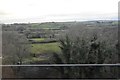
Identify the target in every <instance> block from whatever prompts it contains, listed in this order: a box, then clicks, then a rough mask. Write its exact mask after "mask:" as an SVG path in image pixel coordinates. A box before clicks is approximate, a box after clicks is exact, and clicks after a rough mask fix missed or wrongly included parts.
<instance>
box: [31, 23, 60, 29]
mask: <svg viewBox="0 0 120 80" xmlns="http://www.w3.org/2000/svg"><path fill="white" fill-rule="evenodd" d="M61 26H62V25H59V24H56V23H41V24H37V23H36V24H32V26H31V27H32V28H42V29H49V28H60V27H61Z"/></svg>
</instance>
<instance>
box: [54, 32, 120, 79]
mask: <svg viewBox="0 0 120 80" xmlns="http://www.w3.org/2000/svg"><path fill="white" fill-rule="evenodd" d="M60 44H61V46H60V48H61V50H62V53H61V54H56V53H54V55H53V62H54V63H56V64H107V63H109V64H112V63H114V64H115V63H118V43H116V44H114V45H110V44H107V42H106V41H100V40H98V37H97V35H96V34H94V35H93V37H92V38H91V39H89V40H85V39H81V38H79V37H77V38H76V39H70V37H69V36H66V38H65V39H62V40H60ZM57 69H58V70H59V71H60V72H61V74H62V77H63V78H117V77H118V74H117V71H118V68H117V67H112V68H111V67H57Z"/></svg>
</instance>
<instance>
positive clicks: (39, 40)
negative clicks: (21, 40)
mask: <svg viewBox="0 0 120 80" xmlns="http://www.w3.org/2000/svg"><path fill="white" fill-rule="evenodd" d="M29 40H33V41H38V42H41V41H44V40H45V38H32V39H29Z"/></svg>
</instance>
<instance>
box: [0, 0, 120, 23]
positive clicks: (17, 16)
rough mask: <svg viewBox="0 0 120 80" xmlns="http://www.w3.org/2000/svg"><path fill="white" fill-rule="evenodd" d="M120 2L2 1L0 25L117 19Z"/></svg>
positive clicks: (0, 2) (116, 0) (97, 0)
mask: <svg viewBox="0 0 120 80" xmlns="http://www.w3.org/2000/svg"><path fill="white" fill-rule="evenodd" d="M118 1H119V0H0V23H14V22H48V21H84V20H99V19H106V20H107V19H115V18H117V14H118Z"/></svg>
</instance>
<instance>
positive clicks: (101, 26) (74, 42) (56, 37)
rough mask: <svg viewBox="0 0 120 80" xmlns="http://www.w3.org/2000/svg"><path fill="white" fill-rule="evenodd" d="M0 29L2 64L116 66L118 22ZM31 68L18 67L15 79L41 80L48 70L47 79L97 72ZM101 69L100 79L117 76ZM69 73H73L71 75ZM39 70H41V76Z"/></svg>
mask: <svg viewBox="0 0 120 80" xmlns="http://www.w3.org/2000/svg"><path fill="white" fill-rule="evenodd" d="M2 26H3V30H2V31H3V44H2V45H3V64H10V65H16V64H18V65H23V64H25V65H26V64H30V65H32V64H37V65H40V64H64V63H65V64H74V63H75V64H83V63H84V64H91V63H92V64H116V63H118V57H117V56H118V55H117V54H118V53H117V49H118V48H117V46H118V22H117V21H109V20H108V21H107V20H106V21H104V20H103V21H85V22H46V23H21V24H19V23H15V24H2ZM33 68H34V69H35V71H33V73H31V74H30V73H29V72H31V71H32V69H33ZM33 68H32V67H28V68H27V67H24V68H21V70H20V71H19V70H18V73H19V74H16V76H17V77H18V76H19V77H28V76H29V75H34V76H32V77H34V78H42V76H45V74H47V71H49V73H48V77H46V78H66V77H67V78H85V77H87V78H89V77H96V76H97V75H95V74H96V73H95V72H97V70H96V71H95V72H94V71H92V70H91V69H92V68H91V69H90V68H75V67H70V68H67V67H64V68H59V67H57V68H51V67H47V68H45V67H44V68H39V67H33ZM100 69H101V70H102V71H101V73H100V74H99V75H101V76H102V77H104V78H111V77H112V78H114V77H116V75H115V73H116V68H115V69H114V68H112V69H111V68H105V69H103V68H100ZM16 70H17V69H13V73H16ZM71 70H72V72H73V73H70V72H71ZM86 70H87V71H88V72H87V73H91V72H93V73H91V76H88V74H87V73H85V72H86ZM104 70H106V72H105V71H104ZM40 71H43V74H44V75H43V74H42V73H41V72H40ZM55 72H56V73H57V74H55ZM22 73H24V74H25V75H22ZM36 73H39V74H36ZM97 73H99V70H98V72H97ZM20 74H21V75H20ZM35 74H36V75H35ZM110 75H111V76H110ZM5 77H6V76H5ZM29 77H30V76H29ZM97 77H99V76H97Z"/></svg>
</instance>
